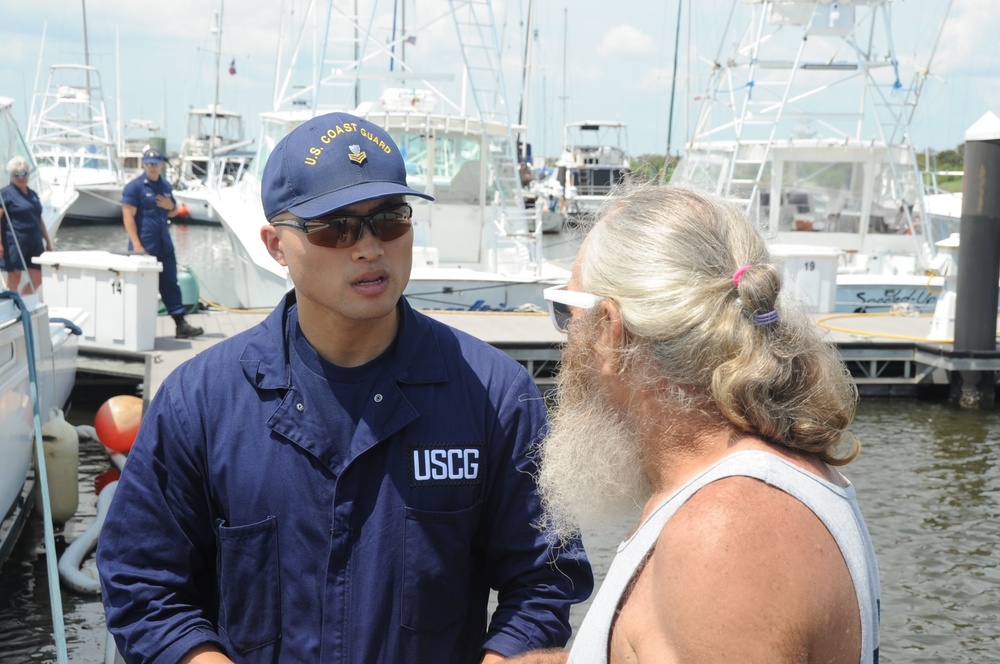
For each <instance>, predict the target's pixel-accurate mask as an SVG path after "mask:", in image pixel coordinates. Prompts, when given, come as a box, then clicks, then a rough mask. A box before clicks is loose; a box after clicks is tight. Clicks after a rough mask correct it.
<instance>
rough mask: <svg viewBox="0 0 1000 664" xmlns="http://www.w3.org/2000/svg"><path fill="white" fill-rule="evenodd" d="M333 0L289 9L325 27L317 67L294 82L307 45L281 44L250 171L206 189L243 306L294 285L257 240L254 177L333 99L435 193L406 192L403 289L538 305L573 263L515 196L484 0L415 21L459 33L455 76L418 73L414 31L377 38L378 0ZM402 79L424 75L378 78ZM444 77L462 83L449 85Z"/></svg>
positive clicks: (493, 31)
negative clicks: (545, 249) (286, 57)
mask: <svg viewBox="0 0 1000 664" xmlns="http://www.w3.org/2000/svg"><path fill="white" fill-rule="evenodd" d="M341 4H342V5H347V4H348V3H329V4H328V5H327V6H326V7H325V8H324V9H322V10H320V9H319V8H318V7H317V5H316V3H315V2H314V3H310V5H309V7H308V8H307V10H306V11H304V12H299V14H298V16H297V18H298V20H299V21H300V22H301V21H303V20H304V21H306V24H307V25H313V26H315V25H319V26H320V27H319V33H320V34H321V35H322V34H323V33H324V27H323V26H324V25H325V26H326V29H325V34H326V37H325V39H321V40H320V42H321V43H320V44H319V48H320V51H319V52H320V54H321V55H320V56H319V57H318V61H322V62H323V63H324V65H323V66H321V67H320V68H319V69H318V70H315V71H314V72H313V74H312V76H311V77H310V78H309V80H308V83H307V84H305V85H296V81H295V80H294V72H295V71H296V66H297V64H298V62H299V59H300V58H301V59H302V60H304V61H307V62H308V61H309V60H308V58H309V57H310V55H309V54H306V52H305V51H306V49H305V47H304V46H301V44H300V45H298V46H297V47H296V48H295V49H286V51H285V52H288V53H290V61H289V62H287V63H279V71H287V72H288V73H287V74H285V76H284V77H281V76H279V77H278V81H279V86H278V91H277V93H276V97H275V101H274V107H275V110H273V111H269V112H266V113H262V114H261V116H260V121H261V134H260V140H259V141H258V146H257V153H256V155H255V157H254V159H253V162H252V164H251V167H250V169H249V170H248V171H247V172H246V174H245V175H244V176H243V177H242V179H241V180H240V182H239V183H238V184H237V185H235V186H233V187H228V188H223V189H218V190H216V191H215V192H213V194H212V196H211V199H210V200H211V203H212V206H213V207H214V208H215V210H216V212H217V213H218V214H219V217H220V218H221V221H222V224H223V226H224V227H225V228H226V229H227V231H228V235H229V237H230V239H231V241H232V245H233V249H234V252H235V254H236V256H237V259H238V270H237V274H236V275H235V287H236V292H237V297H238V298H239V300H240V302H241V304H242V305H243V306H245V307H251V308H258V307H273V306H274V305H275V304H276V303H277V302H278V300H279V299H280V297H281V296H282V295H283V294H284V293H285V292H286V291H287V290H288V289H289V288H290V286H291V285H290V283H289V281H288V275H287V270H286V269H285V268H283V267H281V266H280V265H278V264H277V263H275V262H274V260H273V259H272V258H271V256H270V255H269V254H268V253H267V251H266V250H265V248H264V245H263V243H262V242H261V240H260V232H259V229H260V227H261V226H262V225H263V224H264V223H266V220H265V219H264V214H263V209H262V206H261V201H260V175H261V172H262V171H263V168H264V164H265V163H266V161H267V157H268V155H269V154H270V151H271V149H272V148H273V147H274V145H275V144H276V143H277V142H278V140H280V139H281V138H282V137H283V136H285V135H286V134H287V133H288V132H289V131H291V130H292V129H293V128H294V127H296V126H298V125H299V124H301V123H302V122H304V121H305V120H307V119H309V118H311V117H314V116H315V115H318V114H322V113H325V112H329V111H333V110H340V111H348V112H353V113H354V114H356V115H359V116H361V117H364V118H366V119H368V120H371V121H372V122H375V123H377V124H379V125H381V126H383V127H384V128H385V129H386V130H387V131H388V132H389V133H390V135H392V137H393V139H394V140H395V141H396V143H397V144H398V145H399V147H400V151H401V153H403V155H404V158H405V160H406V164H407V172H408V174H409V176H408V178H407V181H408V185H409V186H410V187H412V188H414V189H417V190H421V191H426V192H427V193H429V194H431V195H432V196H434V197H435V198H436V199H437V200H436V201H435V202H434V203H430V204H428V203H426V202H425V201H423V200H417V199H415V200H413V201H410V203H411V205H412V206H413V209H414V213H413V214H414V249H413V252H414V262H413V270H412V276H411V278H410V283H409V286H408V287H407V289H406V295H407V296H408V298H409V299H410V302H411V303H412V304H413V305H414V306H416V307H418V308H454V309H514V308H519V307H520V308H523V307H538V308H544V304H545V303H544V300H543V298H542V290H543V289H544V288H545V287H546V286H548V285H552V284H555V283H562V282H564V281H566V280H567V279H568V277H569V273H568V271H567V270H566V269H565V268H563V267H561V266H557V265H554V264H552V263H550V262H548V261H546V260H545V258H544V256H543V254H542V235H541V224H536V223H535V216H534V215H535V210H533V209H529V208H528V207H527V206H526V204H525V201H524V192H523V191H522V187H521V183H520V176H519V173H518V168H517V163H518V162H517V158H516V145H517V142H516V136H517V135H518V134H519V133H523V127H518V126H515V125H514V124H512V122H511V115H510V108H509V106H508V103H507V91H506V88H505V84H504V77H503V71H502V69H501V66H500V65H501V60H500V52H501V51H500V47H499V37H498V33H497V22H496V21H495V20H494V17H493V11H492V10H493V8H492V5H491V3H490V2H489V0H476V1H472V2H470V1H459V0H451V1H450V2H438V5H439V7H440V8H441V10H442V11H441V12H440V13H439V14H437V15H434V12H433V11H431V10H430V9H428V12H427V14H426V16H429V17H431V18H429V19H428V20H427V21H426V22H425V23H423V24H421V25H420V26H419V27H418V28H417V30H418V31H427V32H428V33H429V34H435V35H436V36H437V38H438V39H445V38H447V39H451V40H454V42H455V44H456V46H457V48H458V49H459V51H460V53H461V60H460V61H459V62H458V63H456V64H455V66H453V69H454V71H453V73H451V74H445V75H441V74H438V75H427V74H418V73H415V72H414V71H413V69H412V68H411V67H410V65H409V64H407V61H406V57H405V49H406V46H407V44H412V43H413V40H414V36H413V33H410V34H409V35H408V34H406V33H405V32H403V31H400V32H399V33H398V34H392V33H390V34H388V35H386V34H385V33H384V32H383V30H382V26H378V27H377V28H373V25H376V17H377V16H378V14H377V10H378V9H379V3H378V2H377V1H374V2H370V3H366V9H365V10H363V11H361V12H360V13H358V14H356V15H355V14H354V13H353V9H352V10H350V11H348V9H347V8H346V7H340V6H338V5H341ZM354 6H355V7H356V6H357V4H356V3H355V4H354ZM324 21H325V22H324ZM442 26H443V27H442ZM296 29H297V28H293V30H292V34H293V35H294V34H297V33H296V32H295V30H296ZM335 33H336V34H335ZM322 54H325V57H324V56H323V55H322ZM313 61H314V62H315V61H317V60H313ZM377 63H381V64H384V65H385V66H384V68H381V64H377ZM404 79H405V80H406V81H407V82H417V81H419V83H418V84H416V85H412V86H410V85H408V86H405V87H401V86H399V85H389V86H388V87H383V86H385V81H386V80H389V81H392V82H394V83H398V82H401V81H402V80H404ZM369 80H374V81H380V83H379V84H378V86H377V87H374V86H373V87H372V88H370V89H371V90H372V92H371V93H366V94H368V95H369V96H368V97H367V98H368V100H369V101H367V102H361V101H360V99H361V98H362V97H361V96H360V95H359V90H361V87H362V85H363V84H364V85H367V83H366V82H367V81H369ZM441 81H451V82H456V81H461V84H460V85H458V86H457V90H456V91H455V92H456V93H455V94H453V95H451V96H449V95H448V94H446V93H445V91H444V90H443V86H442V85H441ZM365 89H366V90H368V89H369V88H368V87H366V88H365ZM321 97H322V98H323V99H322V100H321ZM456 99H457V100H458V101H456ZM531 228H535V229H536V230H535V231H531V230H529V229H531Z"/></svg>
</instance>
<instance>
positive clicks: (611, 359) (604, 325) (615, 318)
mask: <svg viewBox="0 0 1000 664" xmlns="http://www.w3.org/2000/svg"><path fill="white" fill-rule="evenodd" d="M596 306H597V307H598V308H599V309H600V310H601V315H600V316H599V317H598V322H597V325H598V326H599V327H598V336H597V343H596V344H595V348H594V352H596V353H597V355H598V358H599V365H598V366H600V367H601V371H603V372H604V373H608V374H618V373H619V372H620V371H621V362H622V354H621V351H622V349H623V348H624V347H625V342H626V335H625V326H624V325H623V324H622V316H621V312H620V311H619V310H618V305H616V304H615V303H614V302H612V301H611V300H601V301H600V302H598V303H597V305H596Z"/></svg>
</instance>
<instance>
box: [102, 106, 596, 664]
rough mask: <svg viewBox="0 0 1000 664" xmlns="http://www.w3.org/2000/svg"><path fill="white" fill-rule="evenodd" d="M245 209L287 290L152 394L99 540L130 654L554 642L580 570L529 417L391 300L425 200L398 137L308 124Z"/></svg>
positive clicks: (265, 658)
mask: <svg viewBox="0 0 1000 664" xmlns="http://www.w3.org/2000/svg"><path fill="white" fill-rule="evenodd" d="M261 192H262V193H261V197H262V199H263V207H264V213H265V216H266V218H267V220H268V221H269V222H270V223H268V224H267V225H265V226H264V227H263V228H262V229H261V238H262V240H263V242H264V244H265V245H266V247H267V250H268V251H269V252H270V254H271V255H272V256H273V257H274V259H275V260H276V261H277V262H278V263H280V264H281V265H284V266H287V268H288V270H289V275H290V276H291V280H292V282H293V283H294V288H293V290H292V291H291V292H289V293H288V294H287V295H286V296H285V298H284V299H283V301H282V302H280V303H279V305H278V306H277V307H276V308H275V309H274V311H273V312H272V313H271V314H270V315H269V316H268V318H267V319H266V320H265V321H264V322H263V323H261V324H260V325H258V326H256V327H255V328H253V329H251V330H248V331H246V332H244V333H242V334H240V335H237V336H235V337H232V338H230V339H227V340H225V341H223V342H220V343H218V344H216V345H214V346H212V347H211V348H208V349H207V350H204V351H202V352H201V353H200V354H199V355H198V356H196V357H195V358H194V359H192V360H190V361H189V362H187V363H186V364H184V365H182V366H181V367H180V368H178V369H177V370H176V371H174V372H173V373H172V374H171V375H170V376H169V377H168V378H167V380H166V381H164V383H163V385H162V386H161V387H160V389H159V390H158V392H157V394H156V395H155V398H154V399H153V400H152V403H151V404H150V407H149V410H148V411H147V412H146V414H145V416H144V420H143V423H142V426H141V428H140V430H139V434H138V437H137V440H136V442H135V446H134V447H133V449H132V451H131V453H130V455H129V460H128V463H127V464H126V468H125V471H124V473H123V475H122V479H121V483H120V485H119V487H118V490H117V493H116V495H115V499H114V502H113V504H112V506H111V509H110V511H109V513H108V516H107V521H106V522H105V524H104V527H103V532H102V533H101V539H100V543H99V546H98V566H99V569H100V573H101V579H102V585H103V589H104V602H105V610H106V615H107V624H108V627H109V629H110V630H111V632H112V634H114V636H115V640H116V642H117V644H118V647H119V649H120V650H121V652H122V654H123V656H124V658H125V660H126V661H127V662H145V661H164V662H168V661H169V662H174V661H182V662H197V663H203V662H228V661H235V662H343V663H345V664H356V663H358V662H427V663H433V664H439V663H443V664H447V663H450V662H454V663H462V664H467V663H473V664H474V663H475V662H480V661H483V662H494V661H499V660H501V659H503V658H508V657H512V656H516V655H518V654H520V653H523V652H526V651H532V650H535V649H549V648H552V647H559V646H562V645H564V644H565V643H566V642H567V640H568V638H569V636H570V626H569V610H570V607H571V605H572V604H574V603H577V602H580V601H582V600H584V599H586V598H587V597H588V596H589V595H590V592H591V590H592V588H593V574H592V572H591V569H590V565H589V562H588V560H587V558H586V555H585V554H584V552H583V548H582V545H581V543H580V541H579V539H571V540H569V541H567V542H566V543H565V544H564V545H563V546H558V545H556V544H555V542H556V540H555V538H553V537H551V536H550V535H549V534H548V533H546V532H545V531H544V529H542V528H541V527H540V526H539V520H540V519H541V514H542V512H541V506H540V503H539V498H538V494H537V486H536V484H535V479H534V478H535V473H536V472H537V468H536V466H535V463H534V457H533V455H532V450H533V447H534V446H535V445H536V444H537V443H538V441H539V439H540V438H541V436H542V435H543V433H544V430H545V427H546V409H545V405H544V401H543V400H542V398H541V396H540V394H539V392H538V389H537V387H536V386H535V384H534V382H533V380H532V378H531V376H530V375H529V374H528V373H527V371H526V370H525V369H524V368H523V367H521V366H520V365H518V364H517V363H516V362H515V361H514V360H512V359H511V358H509V357H508V356H507V355H505V354H503V353H502V352H500V351H499V350H497V349H495V348H493V347H491V346H489V345H487V344H485V343H483V342H481V341H479V340H477V339H474V338H472V337H471V336H469V335H467V334H464V333H462V332H460V331H457V330H455V329H452V328H450V327H448V326H446V325H444V324H441V323H439V322H437V321H435V320H433V319H431V318H429V317H427V316H425V315H423V314H421V313H419V312H417V311H415V310H414V309H412V308H411V307H410V305H409V304H408V302H407V300H406V298H405V297H403V295H402V293H403V289H404V288H405V287H406V284H407V282H408V280H409V275H410V268H411V262H412V246H413V231H412V226H411V215H412V211H411V209H410V206H409V205H407V203H406V198H405V197H406V196H419V197H422V198H425V199H429V200H430V199H431V197H430V196H428V195H426V194H424V193H422V192H419V191H416V190H413V189H411V188H409V187H408V186H407V185H406V170H405V166H404V161H403V159H402V157H401V156H400V154H399V151H398V148H397V146H396V145H395V143H394V142H393V141H392V139H391V138H390V137H389V135H388V134H387V133H386V132H385V131H384V130H383V129H382V128H380V127H378V126H377V125H374V124H372V123H370V122H368V121H366V120H363V119H360V118H357V117H355V116H352V115H349V114H346V113H332V114H327V115H323V116H319V117H317V118H314V119H311V120H309V121H307V122H306V123H304V124H303V125H301V126H299V127H298V128H296V129H295V130H294V131H292V132H291V134H289V135H288V136H286V137H285V138H284V139H282V140H281V141H280V142H279V143H278V144H277V145H276V146H275V148H274V150H273V152H272V153H271V156H270V158H269V159H268V161H267V164H266V166H265V168H264V173H263V180H262V186H261ZM491 589H494V590H496V591H497V607H496V609H495V611H494V612H493V614H492V616H490V615H488V613H487V606H488V602H489V597H490V591H491Z"/></svg>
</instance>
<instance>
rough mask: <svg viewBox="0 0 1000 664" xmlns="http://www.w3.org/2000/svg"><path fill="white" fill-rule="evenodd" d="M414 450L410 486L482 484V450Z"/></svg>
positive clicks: (423, 448)
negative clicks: (480, 460) (480, 480)
mask: <svg viewBox="0 0 1000 664" xmlns="http://www.w3.org/2000/svg"><path fill="white" fill-rule="evenodd" d="M411 449H412V450H413V456H412V459H413V465H412V466H411V468H410V485H411V486H416V485H418V484H419V485H421V486H426V485H435V486H442V485H449V484H478V483H479V465H480V463H479V459H480V449H479V447H450V448H433V447H420V448H411Z"/></svg>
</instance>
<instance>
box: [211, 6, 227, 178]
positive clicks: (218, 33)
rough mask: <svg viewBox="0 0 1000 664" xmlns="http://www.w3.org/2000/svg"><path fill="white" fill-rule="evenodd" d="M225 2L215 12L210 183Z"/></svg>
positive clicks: (217, 126)
mask: <svg viewBox="0 0 1000 664" xmlns="http://www.w3.org/2000/svg"><path fill="white" fill-rule="evenodd" d="M224 4H225V0H219V11H217V12H215V28H214V30H213V31H214V32H215V103H214V104H212V135H211V136H209V138H208V181H209V182H211V181H212V179H213V176H214V175H215V173H214V170H215V137H216V136H218V135H219V116H218V112H219V88H220V85H221V83H220V78H221V76H222V75H221V72H222V11H223V5H224Z"/></svg>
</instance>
